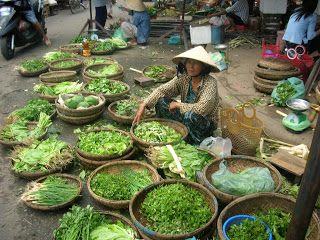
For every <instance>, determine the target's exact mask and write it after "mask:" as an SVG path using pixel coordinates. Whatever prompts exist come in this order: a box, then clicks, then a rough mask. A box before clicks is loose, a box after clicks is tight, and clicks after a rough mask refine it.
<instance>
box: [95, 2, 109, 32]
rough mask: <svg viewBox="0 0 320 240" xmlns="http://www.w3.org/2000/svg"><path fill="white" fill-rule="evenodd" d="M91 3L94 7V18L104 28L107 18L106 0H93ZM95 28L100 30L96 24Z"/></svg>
mask: <svg viewBox="0 0 320 240" xmlns="http://www.w3.org/2000/svg"><path fill="white" fill-rule="evenodd" d="M93 4H94V7H95V9H96V17H95V20H96V22H98V23H99V24H100V25H101V26H102V27H103V28H104V26H105V25H106V20H107V0H93ZM96 29H98V30H101V29H100V27H99V26H97V25H96Z"/></svg>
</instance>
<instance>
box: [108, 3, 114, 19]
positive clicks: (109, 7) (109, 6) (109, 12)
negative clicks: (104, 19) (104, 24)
mask: <svg viewBox="0 0 320 240" xmlns="http://www.w3.org/2000/svg"><path fill="white" fill-rule="evenodd" d="M114 4H115V0H107V16H108V18H112V15H111V14H112V13H113V11H112V7H113V5H114Z"/></svg>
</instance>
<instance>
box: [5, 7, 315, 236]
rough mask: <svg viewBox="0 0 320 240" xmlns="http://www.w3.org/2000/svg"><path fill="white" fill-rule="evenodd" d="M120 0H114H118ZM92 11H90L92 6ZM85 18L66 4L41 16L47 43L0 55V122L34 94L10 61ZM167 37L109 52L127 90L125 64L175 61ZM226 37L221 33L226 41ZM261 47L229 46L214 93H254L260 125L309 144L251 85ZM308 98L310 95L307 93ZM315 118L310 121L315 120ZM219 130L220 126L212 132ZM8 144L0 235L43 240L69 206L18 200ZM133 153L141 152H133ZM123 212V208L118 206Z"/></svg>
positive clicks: (71, 30) (229, 96)
mask: <svg viewBox="0 0 320 240" xmlns="http://www.w3.org/2000/svg"><path fill="white" fill-rule="evenodd" d="M121 3H122V1H119V2H118V4H121ZM93 16H94V11H93ZM119 17H127V15H126V14H125V13H122V12H119V10H118V9H117V8H116V7H114V12H113V19H108V20H107V25H108V24H110V23H112V22H113V21H114V20H117V19H118V18H119ZM88 18H89V10H85V11H82V10H81V11H79V12H77V13H76V14H71V12H70V10H68V9H65V10H61V11H59V12H58V15H55V16H50V17H48V18H47V19H46V24H47V28H48V36H49V38H50V39H51V41H52V46H51V47H49V48H48V47H46V46H45V44H44V43H40V44H36V45H29V46H26V47H24V48H19V49H17V51H16V55H15V58H14V59H12V60H10V61H7V60H5V59H4V58H3V57H2V56H0V62H1V64H0V83H1V86H2V87H1V88H0V99H1V100H0V119H1V124H3V123H4V119H5V118H6V117H7V116H8V114H10V113H11V112H12V111H14V110H15V109H18V108H21V107H22V106H24V105H25V104H26V103H27V101H29V100H30V99H31V98H33V97H36V96H37V95H36V94H35V93H34V92H33V86H34V85H35V84H37V83H38V78H35V77H33V78H25V77H22V76H20V75H19V73H18V72H17V71H15V66H17V65H19V64H20V63H21V62H22V61H23V60H26V59H29V60H30V59H34V58H39V57H41V56H43V55H44V54H45V53H47V52H49V51H56V50H58V49H59V47H60V46H62V45H64V44H67V43H68V41H69V40H70V39H72V38H73V37H75V36H77V35H78V34H79V32H80V30H81V29H82V27H83V25H84V24H85V23H86V21H87V19H88ZM167 40H168V38H166V39H164V40H163V41H162V44H159V42H156V41H155V39H150V41H149V45H148V47H147V48H144V49H142V48H140V47H139V46H134V47H132V48H131V49H128V50H124V51H117V52H115V53H114V54H113V55H111V56H110V57H111V58H114V59H115V60H117V61H118V62H119V63H120V64H121V65H123V67H124V72H125V77H124V82H126V83H128V84H129V85H130V86H131V87H132V90H131V91H132V92H139V91H140V90H141V87H140V86H136V85H135V84H134V83H133V78H134V77H137V76H139V74H138V73H136V72H132V71H130V70H129V68H130V67H132V68H135V69H139V70H142V69H143V68H144V67H146V66H149V65H153V64H166V65H170V66H172V67H174V65H173V63H172V62H171V58H172V57H173V56H175V55H177V54H179V53H181V52H183V51H184V50H185V49H184V46H181V45H178V46H172V45H168V44H167ZM227 41H228V39H226V43H227ZM206 49H207V51H208V52H210V51H211V52H214V48H213V46H212V45H208V46H207V48H206ZM261 51H262V49H261V48H256V49H246V48H236V49H233V50H230V51H229V52H228V60H229V61H230V65H229V66H228V70H226V71H223V72H220V73H216V77H217V78H218V83H219V85H218V87H219V94H220V97H221V102H222V106H223V107H235V106H236V105H237V104H239V103H243V102H246V101H249V100H251V99H253V98H261V99H264V100H265V101H264V105H263V106H257V107H256V111H257V113H256V114H257V116H258V117H259V118H261V120H262V121H263V122H264V126H265V131H266V132H267V133H268V134H269V135H270V136H271V137H273V138H275V139H279V140H282V141H284V142H288V143H292V144H301V143H304V144H306V145H307V146H310V145H311V142H312V138H313V132H314V131H312V130H311V129H308V130H306V131H305V132H303V133H300V134H292V133H289V132H288V131H287V130H286V129H285V127H284V126H283V125H282V117H281V116H280V115H278V114H277V113H276V110H277V109H279V110H281V111H282V112H285V113H288V112H289V110H288V109H286V108H276V107H270V106H267V103H269V102H270V96H266V95H264V94H262V93H260V92H258V91H256V90H255V88H254V87H253V83H252V80H253V72H252V69H253V68H254V67H255V66H256V64H257V63H258V61H259V60H260V58H261ZM309 99H310V101H315V100H314V99H313V98H311V97H310V98H309ZM102 119H106V120H108V121H109V122H110V123H111V119H110V117H109V116H108V113H107V111H105V113H104V114H103V117H102ZM314 124H315V123H314ZM53 126H54V127H55V128H57V129H59V130H61V132H62V133H61V134H60V135H59V139H60V140H64V141H67V142H69V143H70V144H71V145H74V144H75V141H76V137H77V135H76V134H74V133H73V130H74V129H76V128H78V127H82V126H74V125H71V124H66V123H64V122H63V121H61V120H60V119H59V118H56V119H55V120H54V122H53ZM217 134H219V132H217ZM8 156H9V149H7V148H5V147H3V146H0V159H1V164H0V172H1V176H0V181H1V183H0V185H1V188H0V212H1V216H0V236H1V239H8V240H9V239H26V240H27V239H28V240H33V239H34V240H35V239H37V240H39V239H41V240H46V239H52V236H53V235H52V233H53V231H54V229H56V228H57V227H58V226H59V222H58V219H59V218H61V217H62V215H63V214H64V213H65V212H66V211H67V210H68V209H62V210H59V211H52V212H41V211H37V210H33V209H30V208H28V207H26V206H25V205H24V204H23V203H22V202H21V201H20V196H21V193H22V192H23V191H24V189H25V186H26V184H27V183H28V181H26V180H24V179H21V178H18V177H17V176H15V175H14V173H12V171H11V170H10V164H9V158H8ZM134 157H136V158H138V157H141V155H138V154H136V155H135V156H134ZM80 171H81V167H80V166H79V165H76V166H74V168H73V169H72V170H70V173H74V174H79V172H80ZM82 194H83V196H82V197H81V198H80V199H79V200H78V201H77V202H76V203H77V204H79V205H81V206H83V207H85V206H86V205H88V204H90V205H92V206H93V207H94V208H95V209H102V210H108V209H107V208H106V207H104V206H102V205H100V204H98V203H96V202H94V201H93V199H92V198H91V196H90V195H89V193H88V190H87V188H86V186H85V187H84V190H83V193H82ZM121 213H123V214H124V215H126V216H128V212H127V211H121Z"/></svg>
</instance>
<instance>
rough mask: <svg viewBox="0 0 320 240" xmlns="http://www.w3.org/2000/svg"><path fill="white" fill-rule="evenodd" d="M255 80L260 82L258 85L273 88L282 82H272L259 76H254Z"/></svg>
mask: <svg viewBox="0 0 320 240" xmlns="http://www.w3.org/2000/svg"><path fill="white" fill-rule="evenodd" d="M254 79H255V80H256V81H257V82H258V83H262V84H266V85H272V86H274V87H275V86H277V85H278V83H279V82H280V80H272V79H270V80H269V79H266V78H261V77H258V76H257V75H254Z"/></svg>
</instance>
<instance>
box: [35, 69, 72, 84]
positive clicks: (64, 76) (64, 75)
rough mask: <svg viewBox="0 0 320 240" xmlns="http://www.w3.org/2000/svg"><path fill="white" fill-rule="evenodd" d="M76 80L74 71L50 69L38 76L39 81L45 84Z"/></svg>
mask: <svg viewBox="0 0 320 240" xmlns="http://www.w3.org/2000/svg"><path fill="white" fill-rule="evenodd" d="M76 80H77V72H76V71H68V70H61V71H52V72H47V73H42V74H40V76H39V82H40V83H42V84H45V85H48V84H52V85H55V84H57V83H61V82H75V81H76Z"/></svg>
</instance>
